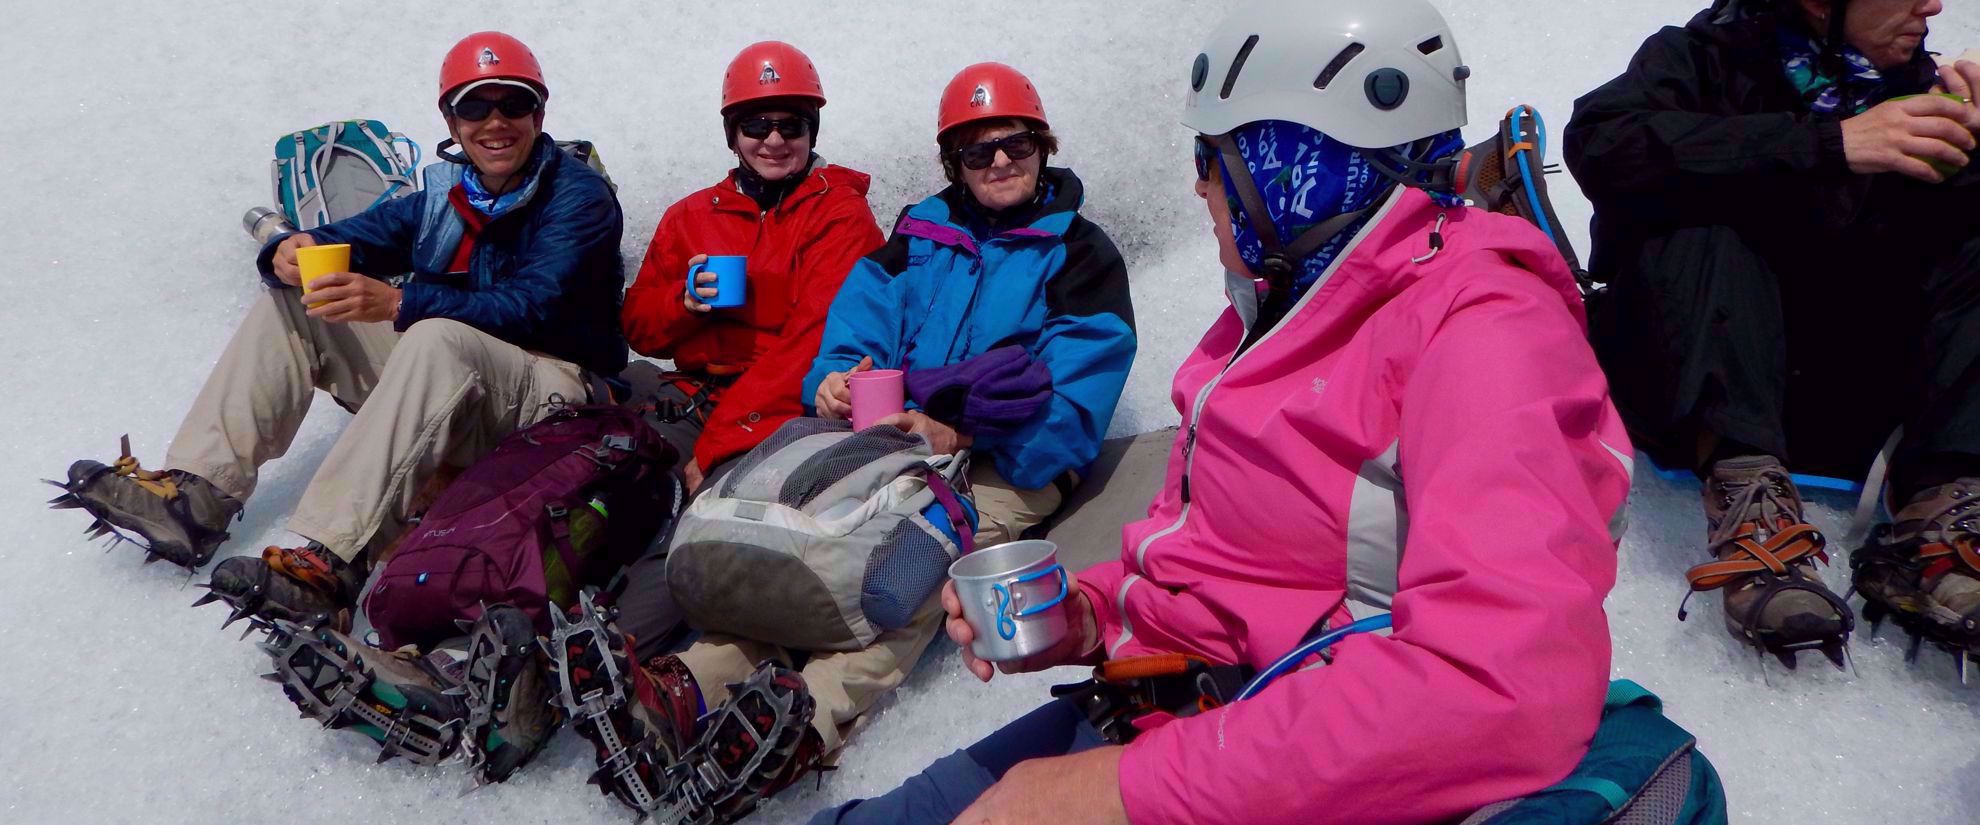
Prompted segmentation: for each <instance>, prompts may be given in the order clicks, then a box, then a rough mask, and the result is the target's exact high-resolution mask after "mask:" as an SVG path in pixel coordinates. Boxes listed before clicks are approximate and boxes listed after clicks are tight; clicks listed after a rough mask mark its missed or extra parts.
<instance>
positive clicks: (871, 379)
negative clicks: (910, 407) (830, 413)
mask: <svg viewBox="0 0 1980 825" xmlns="http://www.w3.org/2000/svg"><path fill="white" fill-rule="evenodd" d="M846 385H847V386H848V387H850V388H851V390H852V406H853V415H852V421H853V429H854V430H855V431H857V430H864V429H866V428H867V427H871V426H873V422H875V421H879V420H880V419H882V418H886V417H887V416H890V415H894V414H896V413H899V412H901V411H902V409H903V406H902V405H903V404H904V403H905V402H906V389H905V388H906V386H907V380H906V379H905V377H904V374H903V373H902V372H901V371H900V370H866V371H864V372H855V373H853V374H852V375H849V376H847V377H846Z"/></svg>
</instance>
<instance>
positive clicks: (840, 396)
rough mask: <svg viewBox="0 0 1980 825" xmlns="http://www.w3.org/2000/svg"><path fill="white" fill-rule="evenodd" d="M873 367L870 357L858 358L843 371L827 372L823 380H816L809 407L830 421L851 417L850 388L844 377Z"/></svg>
mask: <svg viewBox="0 0 1980 825" xmlns="http://www.w3.org/2000/svg"><path fill="white" fill-rule="evenodd" d="M870 369H873V359H872V357H870V356H869V357H866V358H861V359H859V363H857V364H854V365H853V368H852V369H850V370H847V371H845V372H834V373H828V374H826V376H825V380H823V381H820V382H818V392H817V393H816V394H814V395H813V396H812V398H811V407H812V409H815V410H817V411H818V417H819V418H824V419H828V420H831V421H843V420H845V419H848V418H851V417H852V411H853V396H852V388H851V387H848V386H846V378H847V377H849V376H851V375H852V374H853V373H855V372H865V371H867V370H870Z"/></svg>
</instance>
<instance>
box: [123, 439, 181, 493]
mask: <svg viewBox="0 0 1980 825" xmlns="http://www.w3.org/2000/svg"><path fill="white" fill-rule="evenodd" d="M117 445H118V446H119V447H120V448H122V452H121V453H120V454H119V455H118V456H117V461H116V463H114V464H112V465H111V468H112V469H114V470H115V471H116V473H117V475H120V476H126V477H129V478H130V480H132V481H135V482H137V485H138V486H139V487H143V488H144V489H146V490H149V491H151V493H152V495H155V496H158V497H159V498H162V499H165V500H166V501H172V500H173V499H176V498H178V497H179V484H178V482H175V481H173V480H172V477H171V476H169V475H167V474H165V473H162V472H159V471H157V470H147V469H145V468H143V467H140V466H138V460H137V458H136V457H134V456H132V455H131V437H130V436H129V435H125V436H123V437H121V438H119V439H117Z"/></svg>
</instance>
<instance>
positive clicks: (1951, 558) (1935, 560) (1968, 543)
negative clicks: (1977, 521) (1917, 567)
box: [1918, 536, 1980, 579]
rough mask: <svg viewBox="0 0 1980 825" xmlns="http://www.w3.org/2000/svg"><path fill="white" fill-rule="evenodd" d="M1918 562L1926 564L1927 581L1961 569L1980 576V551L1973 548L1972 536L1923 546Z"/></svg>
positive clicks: (1919, 550) (1919, 547)
mask: <svg viewBox="0 0 1980 825" xmlns="http://www.w3.org/2000/svg"><path fill="white" fill-rule="evenodd" d="M1918 560H1919V561H1922V562H1925V578H1927V579H1935V578H1938V577H1939V576H1943V575H1945V574H1947V573H1950V572H1952V571H1953V570H1954V569H1957V568H1960V567H1964V568H1966V570H1967V572H1969V573H1972V574H1975V575H1980V551H1976V550H1975V549H1974V548H1973V537H1971V536H1960V537H1958V538H1955V539H1953V540H1951V541H1935V542H1929V543H1926V544H1921V545H1919V546H1918Z"/></svg>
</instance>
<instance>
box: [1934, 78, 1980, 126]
mask: <svg viewBox="0 0 1980 825" xmlns="http://www.w3.org/2000/svg"><path fill="white" fill-rule="evenodd" d="M1939 87H1940V88H1942V89H1944V90H1945V91H1946V92H1947V93H1948V94H1954V95H1958V96H1960V97H1962V98H1965V99H1966V107H1965V108H1966V117H1965V119H1963V120H1961V121H1960V125H1962V126H1965V127H1966V130H1967V131H1969V132H1973V133H1975V134H1980V104H1976V103H1975V101H1974V99H1973V94H1974V92H1975V91H1980V63H1975V62H1973V61H1971V60H1961V61H1958V62H1956V63H1954V64H1952V65H1950V66H1941V67H1939ZM1947 102H1948V103H1950V102H1951V101H1947Z"/></svg>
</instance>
